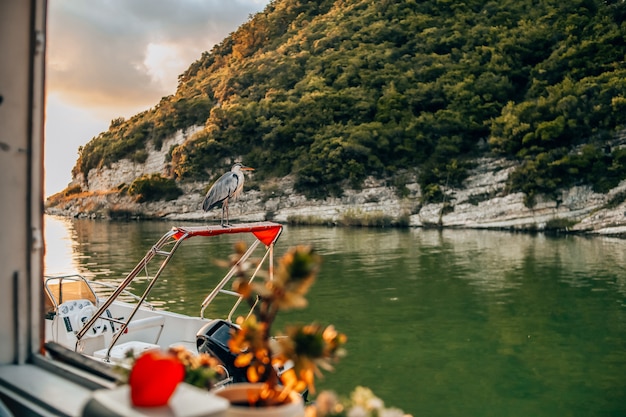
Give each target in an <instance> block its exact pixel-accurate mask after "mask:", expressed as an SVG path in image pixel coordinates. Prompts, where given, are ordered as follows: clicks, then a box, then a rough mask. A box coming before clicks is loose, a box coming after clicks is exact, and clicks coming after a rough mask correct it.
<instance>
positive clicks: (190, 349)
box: [169, 341, 198, 355]
mask: <svg viewBox="0 0 626 417" xmlns="http://www.w3.org/2000/svg"><path fill="white" fill-rule="evenodd" d="M177 346H182V347H184V348H185V349H186V350H187V351H188V352H189V353H193V354H194V355H197V354H198V348H197V347H196V342H183V341H181V342H174V343H170V346H169V347H171V348H172V347H177Z"/></svg>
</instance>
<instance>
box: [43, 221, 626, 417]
mask: <svg viewBox="0 0 626 417" xmlns="http://www.w3.org/2000/svg"><path fill="white" fill-rule="evenodd" d="M55 222H59V223H55ZM171 226H172V224H168V223H165V222H135V223H106V222H98V221H89V220H72V221H66V220H57V219H48V218H47V219H46V227H47V229H46V244H47V246H48V251H47V255H46V270H47V271H48V270H49V269H51V268H53V267H59V268H61V269H64V268H69V267H73V268H76V269H77V270H78V271H79V272H83V273H85V274H87V275H89V276H93V277H95V278H96V279H99V280H107V281H113V282H115V281H118V282H119V280H121V279H123V277H124V276H125V274H127V273H128V272H129V271H130V270H132V268H133V267H134V266H135V264H136V262H138V261H139V260H140V259H141V258H142V257H143V256H144V255H145V253H146V252H147V251H148V250H149V249H150V247H151V245H152V244H154V242H156V240H157V239H158V238H159V237H160V236H162V235H163V234H164V233H165V232H166V231H167V230H168V229H169V228H170V227H171ZM63 228H66V230H67V235H64V234H63V233H62V230H63ZM59 231H61V233H59ZM68 236H69V238H68ZM236 240H237V238H236V237H234V236H220V237H218V238H211V242H210V243H209V244H208V245H207V244H202V243H201V242H194V241H190V242H189V243H186V246H185V247H183V248H182V249H181V250H180V251H179V252H178V254H177V257H175V258H174V260H173V261H172V263H171V265H170V267H171V272H170V273H168V274H164V276H163V281H162V282H161V283H160V285H159V286H157V287H155V290H154V297H155V299H156V301H157V302H160V303H161V305H162V306H163V307H164V308H167V309H169V310H172V311H177V312H182V313H185V314H194V315H197V314H198V313H199V308H200V304H201V302H202V300H203V299H204V297H205V295H206V294H207V292H208V291H209V290H210V288H211V287H212V285H213V284H214V283H215V282H216V281H217V280H218V279H220V278H221V277H222V276H223V273H224V271H223V270H221V269H220V268H217V267H216V266H215V264H214V262H213V261H214V259H216V258H219V259H223V258H226V257H227V256H228V254H229V253H230V252H231V247H232V244H233V243H234V242H235V241H236ZM299 243H310V244H313V245H314V247H315V248H316V249H317V250H318V251H319V252H320V253H321V254H322V255H323V260H324V264H323V267H322V271H321V273H320V276H319V279H318V281H317V282H316V284H315V285H314V286H313V287H312V290H311V293H310V296H309V301H310V305H309V307H308V308H307V309H305V310H302V311H295V312H288V313H287V314H284V315H281V316H279V322H278V323H277V328H280V327H281V326H282V325H283V324H285V323H287V322H292V321H303V322H304V321H312V320H318V321H321V322H322V323H334V324H335V325H336V326H337V328H338V329H340V330H341V331H343V332H345V333H346V334H347V335H348V337H349V341H348V353H349V354H348V356H347V357H346V358H345V359H344V361H342V363H341V364H339V365H338V367H337V369H336V371H335V372H334V373H333V374H331V375H329V376H327V377H326V378H325V379H324V380H322V381H320V384H319V385H320V388H333V389H335V390H337V391H338V392H340V393H347V391H349V390H350V389H351V388H352V387H354V386H355V385H358V384H363V385H367V386H370V387H372V388H374V390H375V392H376V393H377V394H379V395H380V396H381V398H383V399H384V400H385V401H386V402H387V403H388V404H390V405H396V406H398V407H401V408H403V409H404V410H405V411H407V412H410V413H412V414H414V415H416V416H418V415H429V416H467V415H470V416H483V415H484V416H490V415H493V416H501V415H506V416H529V415H532V416H546V417H547V416H560V415H569V416H589V415H615V416H617V415H626V403H624V401H623V399H624V398H626V382H625V380H624V374H625V373H626V354H624V352H626V333H625V332H624V329H626V282H625V279H626V278H625V274H624V267H623V265H624V261H625V259H624V257H625V256H626V251H625V249H626V241H624V240H620V239H612V238H593V239H590V238H585V237H580V236H567V237H549V236H544V235H536V236H535V235H526V234H511V233H506V232H493V231H471V230H442V231H439V230H424V229H411V230H395V229H392V230H381V229H375V230H371V229H342V228H324V227H319V228H315V227H306V228H305V227H301V228H292V227H287V228H285V231H284V233H283V236H282V237H281V239H280V241H279V243H278V246H277V253H278V255H280V254H282V253H283V252H284V251H285V250H286V249H287V248H288V247H289V246H291V245H294V244H299ZM179 254H180V255H179ZM68 258H69V259H68ZM50 272H52V271H50ZM57 272H58V271H57ZM63 272H65V271H63ZM153 301H154V300H153ZM218 307H220V306H219V305H218V306H215V309H214V310H211V311H207V314H208V315H211V314H217V312H218V310H219V308H218Z"/></svg>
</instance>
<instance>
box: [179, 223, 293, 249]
mask: <svg viewBox="0 0 626 417" xmlns="http://www.w3.org/2000/svg"><path fill="white" fill-rule="evenodd" d="M282 230H283V226H282V225H281V224H278V223H273V222H256V223H243V224H233V225H230V226H227V227H224V226H219V225H216V226H189V227H173V228H172V232H174V234H173V235H172V237H173V238H174V239H176V240H179V239H187V238H190V237H194V236H217V235H224V234H233V233H252V234H253V235H254V236H255V237H256V238H257V239H259V240H260V241H261V243H263V244H264V245H265V246H269V245H271V244H272V243H274V242H276V241H277V240H278V237H279V236H280V233H281V232H282Z"/></svg>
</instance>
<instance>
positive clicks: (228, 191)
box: [202, 163, 254, 226]
mask: <svg viewBox="0 0 626 417" xmlns="http://www.w3.org/2000/svg"><path fill="white" fill-rule="evenodd" d="M243 171H254V168H250V167H247V166H245V165H243V164H240V163H236V164H235V165H233V167H232V168H231V170H230V171H229V172H227V173H225V174H224V175H222V176H221V177H220V178H219V179H218V180H217V181H215V184H213V185H212V186H211V188H210V189H209V191H208V192H207V193H206V196H205V197H204V200H203V201H202V210H204V211H209V210H211V209H212V208H213V207H215V206H217V205H218V204H220V203H221V204H222V222H221V225H222V226H228V225H229V220H228V202H229V201H230V199H231V198H232V199H233V200H235V199H236V198H237V197H238V196H239V194H241V191H242V190H243V182H244V179H245V178H244V176H243ZM224 213H226V224H224Z"/></svg>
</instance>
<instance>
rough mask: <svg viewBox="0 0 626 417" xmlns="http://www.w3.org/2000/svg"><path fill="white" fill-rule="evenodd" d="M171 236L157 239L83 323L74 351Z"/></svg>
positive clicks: (176, 244)
mask: <svg viewBox="0 0 626 417" xmlns="http://www.w3.org/2000/svg"><path fill="white" fill-rule="evenodd" d="M173 235H174V231H173V230H171V231H169V232H167V233H166V234H164V235H163V236H162V237H161V239H159V241H158V242H157V243H155V244H154V245H153V246H152V247H151V248H150V250H149V251H148V252H147V253H146V255H145V256H144V257H143V259H142V260H141V261H139V263H138V264H137V265H136V266H135V268H133V270H132V271H130V272H129V273H128V275H127V276H126V278H124V281H122V283H121V284H120V285H119V286H118V287H117V289H116V290H115V291H113V293H112V294H111V295H110V296H109V298H107V299H106V300H104V302H103V303H102V305H101V306H100V307H98V310H97V311H96V312H95V313H94V315H93V316H92V317H91V318H90V319H89V320H88V321H87V323H85V325H84V326H83V327H82V328H81V329H80V331H79V332H78V333H77V334H76V339H77V340H76V345H75V347H74V350H75V351H78V347H79V344H80V343H81V342H82V338H83V337H84V336H85V333H87V331H88V330H89V329H91V327H92V326H93V325H94V324H95V322H96V320H98V319H99V318H101V317H100V316H102V315H103V313H104V311H105V310H106V309H107V308H109V306H110V305H111V304H113V301H115V300H116V299H117V297H118V296H119V295H120V294H121V293H122V292H123V291H124V290H125V289H126V287H128V285H129V284H130V283H131V282H132V281H133V280H134V279H135V277H137V275H139V272H141V270H142V269H144V268H145V267H146V266H147V264H148V263H149V262H150V261H151V260H152V259H153V258H154V257H155V256H156V254H157V252H158V251H159V250H160V249H161V248H162V247H163V246H164V245H165V244H166V243H167V242H168V240H169V238H171V237H172V236H173ZM183 240H184V238H182V239H180V240H177V241H176V243H175V244H174V247H172V250H171V251H170V255H169V256H168V257H167V259H166V260H165V261H164V263H163V265H165V264H167V261H168V260H169V259H170V258H171V254H173V253H174V251H175V250H176V248H177V247H178V245H179V244H180V242H182V241H183ZM163 265H162V266H161V268H160V269H159V272H157V274H158V273H160V271H162V270H163ZM156 277H158V275H155V278H156ZM153 281H154V279H153ZM152 285H154V284H153V282H151V284H150V286H149V287H148V288H147V289H146V291H149V289H151V288H152ZM146 296H147V293H144V296H143V297H142V298H141V299H140V301H139V302H138V303H137V307H136V308H135V310H134V311H133V312H132V313H131V316H130V319H132V316H133V315H134V314H135V312H136V310H137V309H138V308H139V306H141V303H142V302H143V300H145V298H146ZM130 319H129V320H127V321H126V323H125V325H124V324H122V326H121V328H120V330H119V331H118V333H116V334H115V335H114V339H113V341H112V342H111V345H110V347H109V350H108V351H107V358H108V355H109V352H110V350H111V347H112V346H113V345H114V344H115V342H117V339H119V337H120V335H121V333H122V331H123V330H124V329H126V327H128V322H129V321H130ZM116 336H117V337H116Z"/></svg>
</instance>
